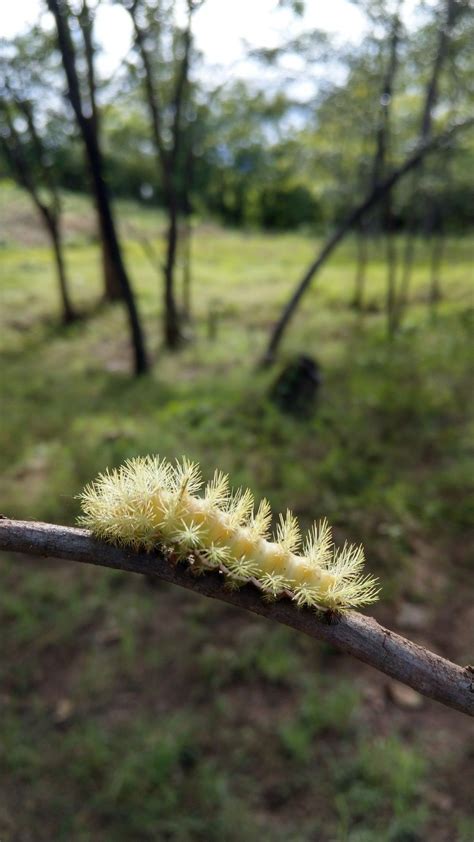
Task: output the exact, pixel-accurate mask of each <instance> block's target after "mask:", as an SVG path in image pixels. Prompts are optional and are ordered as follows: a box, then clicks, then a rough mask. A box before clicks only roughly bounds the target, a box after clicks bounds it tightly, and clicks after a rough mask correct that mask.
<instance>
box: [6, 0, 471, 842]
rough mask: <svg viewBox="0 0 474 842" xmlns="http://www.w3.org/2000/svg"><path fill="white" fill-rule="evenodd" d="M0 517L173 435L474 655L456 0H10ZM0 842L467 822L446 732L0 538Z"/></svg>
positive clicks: (439, 635) (179, 594)
mask: <svg viewBox="0 0 474 842" xmlns="http://www.w3.org/2000/svg"><path fill="white" fill-rule="evenodd" d="M2 17H3V20H2V32H3V33H4V37H3V38H2V40H1V41H0V178H1V181H0V277H1V299H2V309H1V315H0V318H1V334H0V335H1V339H0V342H1V351H2V376H1V394H2V408H3V414H2V424H1V429H0V442H1V448H0V459H1V476H0V511H2V512H3V513H4V514H6V515H8V516H10V517H17V518H27V519H42V520H50V521H52V522H57V523H65V524H74V522H75V518H76V517H77V515H78V501H77V499H76V495H77V494H78V492H79V491H80V490H81V488H82V487H83V485H84V484H85V483H86V482H88V481H89V480H91V479H92V478H93V477H94V476H95V475H96V474H97V473H98V472H99V471H102V470H105V468H106V467H107V466H109V467H112V466H116V465H118V464H120V462H121V461H123V460H124V459H125V458H128V457H131V456H136V455H144V454H147V453H160V454H161V455H162V456H165V457H167V458H170V459H171V458H174V457H177V456H181V455H183V454H185V455H186V456H188V457H189V458H191V459H196V460H199V461H200V462H201V465H202V468H203V472H204V474H205V476H207V477H209V476H211V475H212V473H213V471H214V469H215V468H216V467H218V468H220V469H222V470H223V471H226V472H229V474H230V476H231V479H232V482H233V483H234V484H235V486H238V485H240V484H244V485H248V486H250V487H251V488H252V490H253V491H254V492H255V493H256V495H257V496H259V495H262V496H263V495H265V496H267V497H268V498H269V500H270V501H271V503H272V506H273V508H274V510H275V511H279V510H286V508H287V507H291V508H292V509H293V510H294V511H295V513H296V514H297V515H298V516H299V518H300V519H301V522H302V524H303V526H305V527H306V526H309V525H310V523H311V522H312V520H313V519H314V518H315V517H321V516H327V517H328V518H329V520H330V522H331V523H332V524H333V525H334V529H335V535H336V540H337V542H339V543H341V542H344V540H346V539H347V540H350V541H355V542H360V541H362V542H363V543H364V545H365V547H366V554H367V566H368V569H369V570H370V572H372V573H375V574H376V575H378V576H379V577H380V581H381V583H382V588H383V589H382V597H381V601H380V603H379V604H378V605H377V606H375V608H374V611H373V613H374V614H375V616H376V617H377V618H378V619H379V620H381V621H382V622H384V623H386V624H387V625H389V626H391V627H393V628H395V629H396V630H397V631H399V632H401V633H402V634H404V635H406V636H408V637H410V638H412V639H414V640H416V641H418V642H420V643H422V644H423V645H426V646H428V647H429V648H431V649H433V650H434V651H436V652H439V653H440V654H443V655H444V656H446V657H448V658H450V659H453V660H456V661H457V662H458V663H461V664H467V663H472V660H473V654H472V653H473V644H474V639H473V631H472V630H473V624H474V585H473V576H472V571H473V567H472V559H473V553H472V550H473V546H474V540H473V534H474V533H473V530H472V527H473V517H472V514H473V513H472V496H471V495H472V490H473V489H472V477H473V475H474V465H473V459H472V455H473V454H472V432H473V413H472V391H473V389H472V386H473V382H472V350H473V348H472V326H473V313H474V310H473V278H474V272H473V266H474V249H473V239H472V233H473V226H474V214H473V210H474V129H473V126H472V123H471V122H470V121H471V120H472V116H473V103H474V51H473V49H472V44H473V35H474V10H473V7H472V5H471V3H470V2H469V0H429V2H428V1H427V2H424V1H423V0H420V1H419V2H417V0H404V2H403V0H360V2H349V0H337V2H336V0H335V2H331V3H313V2H307V3H304V2H303V1H302V0H292V2H290V1H289V0H287V2H283V0H281V2H275V0H259V2H255V0H254V1H253V2H250V0H240V2H238V0H226V2H224V1H223V0H220V2H219V0H202V2H200V1H199V0H176V2H172V0H117V2H113V0H69V1H68V2H66V0H47V2H46V0H44V2H43V0H16V2H15V3H8V4H3V8H2ZM0 575H1V583H2V584H1V588H0V623H1V664H0V670H1V685H0V838H1V840H2V842H30V840H31V842H43V841H44V842H51V840H74V842H86V840H94V842H99V840H100V842H105V840H107V841H108V842H109V841H110V842H120V840H127V842H129V840H172V841H173V842H187V840H203V842H204V840H205V842H213V840H226V842H227V840H229V842H231V841H232V840H246V842H252V840H269V841H270V840H271V842H274V840H276V841H277V842H278V840H281V841H282V840H285V842H287V840H291V842H305V841H306V840H308V842H310V840H311V842H313V840H321V841H322V842H344V840H350V842H416V841H417V840H419V841H420V842H422V840H426V839H430V840H432V842H448V840H449V842H453V840H454V841H455V842H472V840H473V839H474V815H473V806H472V805H473V802H472V767H473V762H474V737H473V732H472V727H471V726H470V723H469V722H468V721H467V719H464V718H463V717H462V716H461V715H460V714H458V713H456V712H454V711H450V710H448V709H444V708H443V707H442V706H440V705H437V704H435V703H434V702H432V703H431V702H429V701H428V700H426V699H423V698H422V697H421V696H419V695H418V694H417V693H415V692H414V691H412V690H410V689H409V688H406V687H404V686H401V685H398V684H396V683H395V682H393V681H390V680H388V679H387V678H386V677H385V676H383V675H381V674H379V673H376V672H375V671H373V670H371V669H369V668H368V667H365V666H363V665H361V664H359V663H358V662H356V661H353V660H351V659H350V658H349V657H345V656H342V655H341V654H338V653H337V652H336V651H334V650H333V649H331V648H329V647H328V646H326V645H324V644H323V645H318V644H316V643H315V642H314V641H313V640H309V639H305V638H303V636H299V635H298V634H297V633H295V632H292V631H290V630H288V629H285V628H283V627H277V626H274V625H271V624H270V623H269V622H267V621H264V620H263V619H261V618H257V617H254V616H250V615H249V616H246V615H245V614H244V613H242V612H239V611H237V610H234V609H232V608H230V607H228V606H225V605H223V604H220V603H216V604H214V603H211V602H209V601H207V600H205V599H204V598H202V597H199V596H197V595H195V594H191V593H188V592H185V591H180V590H179V589H177V588H172V587H171V586H167V585H165V584H164V583H162V584H159V585H156V584H155V585H153V586H152V585H151V584H150V583H147V582H146V581H144V580H143V579H141V578H140V577H136V578H135V577H133V576H130V575H127V574H121V573H118V572H112V571H106V570H104V569H99V568H97V569H92V568H91V569H89V568H87V567H86V566H84V567H83V568H82V567H81V565H73V564H71V563H65V562H58V561H54V560H38V559H36V560H35V559H28V558H25V557H21V558H20V557H13V556H8V555H3V556H2V559H1V561H0Z"/></svg>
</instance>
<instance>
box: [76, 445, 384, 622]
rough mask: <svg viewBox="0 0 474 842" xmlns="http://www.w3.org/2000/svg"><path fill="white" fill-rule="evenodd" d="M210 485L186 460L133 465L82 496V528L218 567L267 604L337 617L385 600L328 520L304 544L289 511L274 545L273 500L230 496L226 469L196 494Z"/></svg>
mask: <svg viewBox="0 0 474 842" xmlns="http://www.w3.org/2000/svg"><path fill="white" fill-rule="evenodd" d="M203 484H204V483H203V480H202V477H201V471H200V468H199V465H198V464H196V463H194V462H191V461H189V460H188V459H186V458H183V459H182V460H181V461H177V462H176V464H174V465H173V464H171V463H170V462H168V461H167V460H166V459H160V457H158V456H146V457H137V458H134V459H130V460H128V461H127V462H125V464H124V465H122V466H121V467H120V468H118V469H116V470H112V471H108V470H107V471H106V472H105V473H102V474H100V475H99V476H98V477H97V479H96V480H95V481H94V482H92V483H90V484H89V485H87V486H86V487H85V488H84V490H83V492H82V493H81V494H80V495H79V497H80V500H81V507H82V512H83V514H82V516H81V517H80V518H79V523H80V525H82V526H85V527H87V528H88V529H90V530H91V531H92V533H93V535H95V536H96V537H97V538H100V539H103V540H105V541H108V542H111V543H114V544H116V545H119V546H125V547H130V548H132V549H136V550H139V549H141V550H146V551H151V550H152V549H153V548H155V547H156V546H159V545H162V546H163V547H165V548H167V549H169V550H171V551H172V553H173V556H174V557H176V558H177V559H178V560H188V561H189V562H191V563H192V565H193V569H196V570H198V571H199V570H205V569H218V570H219V571H220V572H221V573H224V574H225V577H226V579H227V581H228V582H229V584H230V585H232V586H235V587H238V586H239V585H241V584H246V583H247V582H249V581H250V582H251V583H252V584H254V585H255V586H256V587H258V588H259V589H260V591H261V592H262V595H263V596H264V597H266V598H270V599H271V598H274V599H276V598H279V597H282V596H287V597H290V598H291V599H292V600H294V602H295V603H296V604H297V605H298V606H304V605H307V606H312V607H315V608H316V609H322V610H326V609H330V610H336V611H337V610H344V609H347V608H353V607H356V606H360V605H367V604H369V603H372V602H375V601H376V600H377V599H378V593H379V587H378V582H377V580H376V579H375V578H373V577H372V576H370V575H365V576H364V575H363V574H362V569H363V565H364V550H363V547H362V546H355V545H351V544H347V543H345V544H344V546H343V547H342V549H339V550H337V549H336V548H335V547H334V544H333V540H332V532H331V528H330V526H329V524H328V522H327V520H326V519H324V520H322V521H320V522H319V523H316V522H315V523H314V524H313V526H312V528H311V529H310V530H309V532H308V534H307V535H306V537H305V539H304V540H303V538H302V535H301V531H300V527H299V524H298V521H297V519H296V517H295V516H294V515H293V514H292V512H291V511H289V510H288V511H287V512H286V514H285V515H282V514H280V515H279V518H278V522H277V526H276V529H275V533H274V535H273V540H270V524H271V520H272V512H271V508H270V504H269V503H268V501H267V500H266V499H263V500H262V501H261V502H260V504H259V506H258V508H257V509H255V508H254V498H253V495H252V493H251V491H250V490H249V489H245V490H243V489H238V490H237V491H232V490H231V489H230V485H229V478H228V477H227V476H226V475H225V474H224V473H222V471H216V472H215V473H214V476H213V478H212V480H211V481H210V482H208V483H207V485H206V487H205V489H204V491H203V493H202V494H201V496H198V492H199V491H200V490H201V489H202V486H203Z"/></svg>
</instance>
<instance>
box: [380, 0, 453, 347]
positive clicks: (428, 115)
mask: <svg viewBox="0 0 474 842" xmlns="http://www.w3.org/2000/svg"><path fill="white" fill-rule="evenodd" d="M436 11H437V21H436V28H435V47H434V54H433V61H432V64H431V72H430V74H429V75H428V78H427V80H426V86H425V93H424V102H423V107H422V112H421V119H420V127H419V142H420V143H425V142H426V141H427V140H428V139H429V137H430V136H431V134H432V131H433V116H434V111H435V108H436V106H437V105H438V103H439V99H440V86H441V80H442V73H443V70H444V68H445V65H446V62H447V60H448V58H449V54H450V51H451V48H452V35H453V29H454V27H455V25H456V23H457V22H458V20H459V19H460V18H461V17H462V16H463V15H464V14H465V13H467V12H468V4H467V3H466V2H465V0H444V2H442V3H440V5H439V8H438V9H437V10H436ZM423 169H424V168H423V162H422V161H420V162H419V164H418V165H417V167H416V168H415V170H414V172H413V174H412V192H413V195H415V194H417V198H418V207H419V206H420V205H423V206H424V209H423V211H422V216H423V220H422V221H421V220H420V219H418V214H417V210H418V207H417V203H416V202H415V201H414V200H413V201H412V212H411V213H410V214H409V215H408V223H407V231H406V237H405V249H404V263H403V272H402V278H401V281H400V288H399V290H398V294H397V300H396V302H395V306H394V321H393V325H392V330H393V331H394V330H395V329H396V328H397V327H399V325H400V323H401V319H402V316H403V312H404V310H405V308H406V305H407V301H408V291H409V287H410V279H411V274H412V269H413V262H414V258H415V248H416V237H417V233H418V231H419V230H420V228H421V229H422V230H424V232H425V234H426V235H428V236H429V235H430V234H431V232H432V231H433V228H434V226H435V224H436V215H437V203H436V200H435V198H434V197H433V196H428V195H427V193H426V190H424V189H423ZM438 214H439V211H438ZM435 254H436V252H435Z"/></svg>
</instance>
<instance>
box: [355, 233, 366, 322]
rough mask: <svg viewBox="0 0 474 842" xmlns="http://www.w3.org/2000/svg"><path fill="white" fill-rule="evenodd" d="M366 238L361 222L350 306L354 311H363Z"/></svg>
mask: <svg viewBox="0 0 474 842" xmlns="http://www.w3.org/2000/svg"><path fill="white" fill-rule="evenodd" d="M367 240H368V237H367V228H366V226H365V224H364V223H363V222H361V224H360V225H358V226H357V233H356V242H357V269H356V277H355V285H354V298H353V299H352V306H353V307H354V309H355V310H359V311H362V310H363V309H364V297H365V277H366V273H367V260H368V252H369V249H368V242H367Z"/></svg>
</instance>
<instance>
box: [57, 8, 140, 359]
mask: <svg viewBox="0 0 474 842" xmlns="http://www.w3.org/2000/svg"><path fill="white" fill-rule="evenodd" d="M47 3H48V8H49V10H50V12H51V13H52V15H53V17H54V20H55V24H56V32H57V38H58V46H59V50H60V53H61V58H62V63H63V67H64V72H65V75H66V79H67V84H68V96H69V100H70V102H71V105H72V108H73V110H74V113H75V115H76V120H77V124H78V126H79V129H80V132H81V136H82V141H83V143H84V147H85V151H86V155H87V161H88V163H89V169H90V173H91V178H92V184H93V188H94V194H95V200H96V206H97V211H98V214H99V217H100V223H101V233H102V236H103V239H104V241H105V242H106V243H107V249H108V254H109V257H110V264H111V266H112V268H113V271H114V275H115V277H116V278H117V281H118V283H119V284H120V289H121V292H122V297H123V300H124V303H125V306H126V310H127V316H128V322H129V326H130V335H131V340H132V346H133V353H134V367H135V373H136V374H137V375H138V374H143V373H144V372H146V371H147V370H148V361H147V356H146V351H145V340H144V336H143V332H142V327H141V324H140V319H139V316H138V311H137V308H136V304H135V297H134V295H133V291H132V288H131V285H130V281H129V279H128V274H127V271H126V268H125V263H124V261H123V257H122V252H121V249H120V243H119V239H118V236H117V230H116V227H115V221H114V217H113V212H112V207H111V204H110V199H109V193H108V190H107V185H106V183H105V180H104V175H103V173H104V165H103V160H102V154H101V150H100V144H99V138H98V134H97V131H96V126H95V121H94V115H91V116H89V117H88V116H86V114H85V113H84V108H83V102H82V99H81V90H80V84H79V77H78V72H77V67H76V61H77V59H76V52H75V48H74V42H73V39H72V36H71V31H70V28H69V19H68V8H67V6H65V5H63V4H62V3H61V2H60V0H47Z"/></svg>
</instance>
